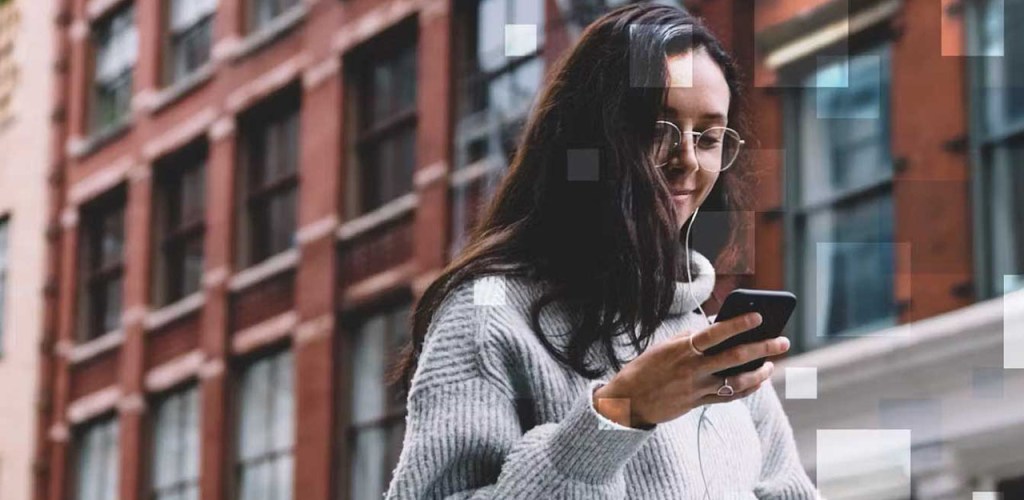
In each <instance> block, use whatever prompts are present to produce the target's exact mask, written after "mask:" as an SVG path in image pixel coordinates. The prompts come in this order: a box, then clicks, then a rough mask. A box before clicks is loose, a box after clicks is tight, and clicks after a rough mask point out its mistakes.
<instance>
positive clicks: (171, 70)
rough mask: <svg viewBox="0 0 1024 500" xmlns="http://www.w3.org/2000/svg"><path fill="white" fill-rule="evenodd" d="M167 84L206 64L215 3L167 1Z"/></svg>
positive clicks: (206, 0)
mask: <svg viewBox="0 0 1024 500" xmlns="http://www.w3.org/2000/svg"><path fill="white" fill-rule="evenodd" d="M167 8H168V16H167V48H168V51H169V55H170V57H168V58H167V80H168V82H169V83H174V82H177V81H180V80H181V79H183V78H184V77H186V76H188V75H191V74H192V73H194V72H195V71H196V70H198V69H199V68H201V67H203V66H204V65H205V64H206V63H207V62H209V60H210V47H211V45H212V41H213V18H214V15H215V14H216V12H217V0H169V4H168V6H167Z"/></svg>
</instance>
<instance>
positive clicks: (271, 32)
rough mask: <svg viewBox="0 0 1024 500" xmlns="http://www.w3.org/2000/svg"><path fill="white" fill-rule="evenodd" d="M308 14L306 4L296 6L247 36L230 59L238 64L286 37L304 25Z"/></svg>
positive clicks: (301, 3)
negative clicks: (301, 24)
mask: <svg viewBox="0 0 1024 500" xmlns="http://www.w3.org/2000/svg"><path fill="white" fill-rule="evenodd" d="M308 14H309V7H308V6H307V5H306V4H305V3H304V2H300V3H298V4H296V5H295V6H294V7H292V8H291V9H289V10H288V11H287V12H284V13H282V14H281V15H279V16H277V19H274V20H273V21H271V22H270V23H268V24H267V25H266V26H263V27H261V28H258V29H257V30H256V31H253V32H252V33H250V34H248V35H246V37H245V38H244V39H243V40H242V41H241V42H240V43H239V44H238V46H237V47H235V50H234V51H232V53H231V54H230V55H229V56H228V59H230V60H231V61H232V62H237V61H238V60H240V59H243V58H245V57H248V56H249V55H251V54H253V53H255V52H258V51H259V50H260V49H262V48H263V47H266V46H267V45H270V44H271V43H272V42H274V41H275V40H277V39H279V38H281V37H282V36H284V35H286V34H287V33H288V32H290V31H291V30H292V29H293V28H295V27H296V26H298V25H299V24H300V23H302V21H304V20H305V19H306V16H307V15H308Z"/></svg>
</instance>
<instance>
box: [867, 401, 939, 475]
mask: <svg viewBox="0 0 1024 500" xmlns="http://www.w3.org/2000/svg"><path fill="white" fill-rule="evenodd" d="M878 422H879V426H880V427H883V428H887V429H909V430H910V432H911V435H912V436H913V438H914V443H915V446H914V450H913V454H914V467H915V468H918V469H921V468H923V469H928V468H931V467H938V466H941V464H942V459H943V457H942V452H943V449H942V444H941V443H942V442H943V434H942V429H943V426H942V401H941V400H939V399H928V398H905V399H904V398H899V399H882V400H880V401H879V402H878Z"/></svg>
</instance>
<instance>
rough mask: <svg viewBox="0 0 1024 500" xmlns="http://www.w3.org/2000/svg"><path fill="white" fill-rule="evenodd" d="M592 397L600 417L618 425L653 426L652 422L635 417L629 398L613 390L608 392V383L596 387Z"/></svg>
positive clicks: (640, 427) (645, 427) (648, 427)
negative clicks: (616, 393)
mask: <svg viewBox="0 0 1024 500" xmlns="http://www.w3.org/2000/svg"><path fill="white" fill-rule="evenodd" d="M593 397H594V401H593V404H594V410H595V411H596V412H597V413H598V414H599V415H601V416H602V417H604V418H606V419H608V420H610V421H612V422H615V423H616V424H618V425H621V426H623V427H631V428H634V429H651V428H653V427H654V424H652V423H650V422H645V421H643V419H641V418H638V417H637V415H636V414H635V413H634V412H633V408H632V404H631V400H630V398H628V397H622V396H618V395H615V393H614V392H610V390H609V389H608V384H605V385H602V386H601V387H598V388H597V390H596V391H594V395H593Z"/></svg>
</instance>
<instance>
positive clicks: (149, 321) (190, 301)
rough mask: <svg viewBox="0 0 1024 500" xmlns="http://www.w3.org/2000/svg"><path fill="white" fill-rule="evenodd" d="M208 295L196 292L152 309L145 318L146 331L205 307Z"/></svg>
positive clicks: (159, 327) (161, 326)
mask: <svg viewBox="0 0 1024 500" xmlns="http://www.w3.org/2000/svg"><path fill="white" fill-rule="evenodd" d="M205 301H206V296H205V294H203V292H195V293H193V294H191V295H187V296H185V297H183V298H181V299H178V301H176V302H172V303H170V304H168V305H166V306H163V307H161V308H160V309H156V310H153V311H150V312H149V313H148V314H146V318H145V319H144V320H143V323H144V325H145V328H146V331H153V330H159V329H161V328H163V327H165V326H167V325H169V324H171V323H173V322H175V321H177V320H179V319H181V318H184V317H185V316H188V315H189V314H192V313H193V312H196V311H198V310H200V309H202V308H203V304H204V303H205Z"/></svg>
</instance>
